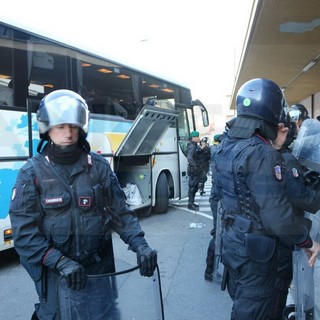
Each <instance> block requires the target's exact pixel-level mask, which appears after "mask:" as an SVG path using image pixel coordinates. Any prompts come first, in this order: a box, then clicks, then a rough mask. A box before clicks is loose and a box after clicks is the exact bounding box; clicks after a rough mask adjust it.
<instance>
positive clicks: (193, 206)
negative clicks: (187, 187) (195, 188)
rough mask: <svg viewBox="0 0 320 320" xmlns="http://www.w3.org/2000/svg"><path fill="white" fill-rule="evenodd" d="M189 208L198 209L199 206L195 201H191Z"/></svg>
mask: <svg viewBox="0 0 320 320" xmlns="http://www.w3.org/2000/svg"><path fill="white" fill-rule="evenodd" d="M188 209H190V210H196V211H198V210H199V206H198V205H197V204H195V203H194V202H189V203H188Z"/></svg>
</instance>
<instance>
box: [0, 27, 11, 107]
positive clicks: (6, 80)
mask: <svg viewBox="0 0 320 320" xmlns="http://www.w3.org/2000/svg"><path fill="white" fill-rule="evenodd" d="M2 32H4V35H7V36H8V34H7V33H6V31H5V30H2ZM10 34H11V33H10ZM12 58H13V55H12V40H11V39H6V38H4V39H1V40H0V61H1V64H0V106H4V107H12V106H13V105H14V94H13V81H12V78H13V70H12Z"/></svg>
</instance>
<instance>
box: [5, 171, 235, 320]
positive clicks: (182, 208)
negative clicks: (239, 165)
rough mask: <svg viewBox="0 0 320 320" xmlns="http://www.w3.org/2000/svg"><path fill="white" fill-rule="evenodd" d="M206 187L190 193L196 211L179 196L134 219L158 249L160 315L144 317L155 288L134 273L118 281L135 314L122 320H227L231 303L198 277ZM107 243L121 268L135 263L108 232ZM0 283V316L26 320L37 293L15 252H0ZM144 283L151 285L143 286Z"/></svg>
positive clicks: (207, 219)
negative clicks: (158, 209)
mask: <svg viewBox="0 0 320 320" xmlns="http://www.w3.org/2000/svg"><path fill="white" fill-rule="evenodd" d="M210 188H211V181H210V177H209V179H208V181H207V183H206V186H205V191H206V194H205V195H204V196H200V195H199V193H197V195H196V202H198V203H199V206H200V210H199V211H191V210H188V209H187V199H183V200H180V201H173V202H172V203H171V204H170V207H169V210H168V213H166V214H152V215H151V216H149V217H140V223H141V226H142V229H143V230H144V231H145V234H146V239H147V241H148V243H149V245H150V246H151V247H152V248H154V249H156V250H157V251H158V266H159V271H160V277H159V279H160V284H161V293H162V303H163V313H164V318H162V319H161V318H158V314H157V313H155V316H145V314H147V313H146V312H144V311H145V310H146V309H147V308H155V310H156V309H157V308H156V307H157V306H156V304H155V303H154V296H157V295H158V296H159V290H158V289H157V287H156V286H153V294H152V292H151V293H150V288H151V289H152V279H149V278H147V279H145V278H142V277H141V276H140V275H139V272H138V271H136V272H135V276H134V277H132V281H131V282H130V284H129V282H128V285H127V286H125V285H122V284H121V286H122V288H121V290H122V292H125V297H124V298H123V299H122V300H121V301H122V302H121V303H123V304H128V305H129V304H130V303H129V302H131V304H135V308H136V309H137V310H138V313H137V314H135V316H134V317H133V316H127V317H124V318H122V320H153V319H156V320H159V319H161V320H164V319H165V320H229V319H230V311H231V307H232V302H231V299H230V297H229V296H228V293H227V292H226V291H221V290H220V284H218V283H214V282H208V281H205V280H204V270H205V266H206V263H205V259H206V252H207V247H208V244H209V241H210V239H211V235H210V231H211V229H212V216H211V210H210V204H209V195H210ZM113 242H114V251H115V256H116V258H117V260H118V259H119V260H120V261H124V262H125V265H127V266H135V265H136V255H135V254H134V253H132V252H131V251H130V250H128V248H127V245H125V244H124V243H123V242H122V241H121V239H120V238H119V236H118V235H117V234H114V235H113ZM120 269H121V268H120ZM0 281H1V286H0V301H1V305H0V320H5V319H15V320H29V319H30V317H31V314H32V312H33V304H34V303H35V302H36V300H37V296H36V293H35V290H34V286H33V283H32V281H31V279H30V278H29V276H28V274H27V273H26V271H25V270H24V268H23V267H22V266H21V265H20V263H19V261H18V259H17V257H16V256H14V255H13V257H12V256H9V255H8V254H3V253H0ZM146 281H149V284H150V285H151V287H150V286H149V288H147V290H145V285H144V284H145V283H146ZM150 281H151V282H150ZM123 283H124V282H123ZM141 284H142V286H141ZM149 284H148V285H149ZM141 288H142V289H141ZM144 290H145V291H144ZM120 294H121V292H120ZM139 311H141V312H139ZM75 320H77V319H75Z"/></svg>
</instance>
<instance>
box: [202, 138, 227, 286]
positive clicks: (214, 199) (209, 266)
mask: <svg viewBox="0 0 320 320" xmlns="http://www.w3.org/2000/svg"><path fill="white" fill-rule="evenodd" d="M223 137H224V134H216V135H215V136H214V137H213V141H214V144H213V145H212V146H211V148H210V152H211V172H212V170H213V169H214V167H213V163H214V159H215V156H216V154H217V151H218V144H219V143H220V142H221V141H222V139H223ZM209 202H210V208H211V214H212V219H213V228H212V230H211V231H210V235H211V236H212V238H211V239H210V242H209V245H208V249H207V257H206V269H205V271H204V279H205V280H207V281H209V282H212V281H213V270H214V260H215V239H216V230H217V218H218V203H219V197H218V195H217V194H216V192H215V188H214V179H213V176H212V186H211V193H210V198H209Z"/></svg>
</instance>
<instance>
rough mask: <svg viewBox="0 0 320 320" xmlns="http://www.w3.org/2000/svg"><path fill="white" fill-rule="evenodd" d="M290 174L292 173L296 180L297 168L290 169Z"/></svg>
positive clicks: (297, 175)
mask: <svg viewBox="0 0 320 320" xmlns="http://www.w3.org/2000/svg"><path fill="white" fill-rule="evenodd" d="M291 172H292V175H293V176H294V177H295V178H298V177H299V175H300V174H299V171H298V169H297V168H292V169H291Z"/></svg>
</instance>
